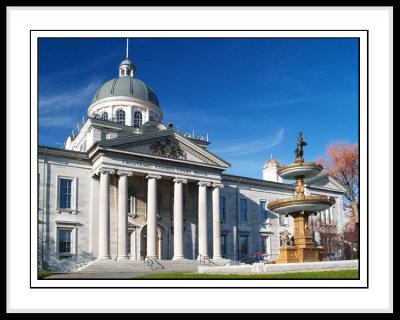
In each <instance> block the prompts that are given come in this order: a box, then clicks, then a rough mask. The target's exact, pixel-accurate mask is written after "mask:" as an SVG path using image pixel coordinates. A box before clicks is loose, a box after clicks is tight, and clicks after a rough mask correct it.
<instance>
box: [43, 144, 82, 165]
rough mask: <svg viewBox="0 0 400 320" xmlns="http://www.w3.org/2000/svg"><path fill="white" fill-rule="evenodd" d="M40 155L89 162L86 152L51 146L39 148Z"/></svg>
mask: <svg viewBox="0 0 400 320" xmlns="http://www.w3.org/2000/svg"><path fill="white" fill-rule="evenodd" d="M38 155H51V156H55V157H65V158H70V159H75V160H81V161H82V160H83V161H89V157H88V154H87V153H86V152H80V151H74V150H65V149H58V148H54V147H49V146H41V145H39V146H38Z"/></svg>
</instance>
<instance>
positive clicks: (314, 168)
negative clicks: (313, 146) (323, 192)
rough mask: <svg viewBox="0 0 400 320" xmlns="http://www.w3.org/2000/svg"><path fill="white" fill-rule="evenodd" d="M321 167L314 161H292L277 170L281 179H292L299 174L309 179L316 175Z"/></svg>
mask: <svg viewBox="0 0 400 320" xmlns="http://www.w3.org/2000/svg"><path fill="white" fill-rule="evenodd" d="M322 169H323V168H322V166H321V165H320V164H318V163H316V162H301V163H292V164H288V165H285V166H281V167H280V168H279V170H278V174H279V175H280V176H281V177H282V178H283V179H287V180H294V179H296V177H299V176H303V177H304V178H305V179H309V178H313V177H315V176H316V175H318V174H319V173H320V172H321V171H322Z"/></svg>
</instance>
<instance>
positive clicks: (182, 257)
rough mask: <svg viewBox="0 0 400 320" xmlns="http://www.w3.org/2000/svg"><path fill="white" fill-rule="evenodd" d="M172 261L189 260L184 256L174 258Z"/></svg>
mask: <svg viewBox="0 0 400 320" xmlns="http://www.w3.org/2000/svg"><path fill="white" fill-rule="evenodd" d="M172 260H187V259H186V258H185V257H184V256H174V257H173V258H172Z"/></svg>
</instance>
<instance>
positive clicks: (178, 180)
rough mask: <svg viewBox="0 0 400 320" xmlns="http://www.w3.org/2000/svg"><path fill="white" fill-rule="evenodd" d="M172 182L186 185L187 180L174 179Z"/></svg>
mask: <svg viewBox="0 0 400 320" xmlns="http://www.w3.org/2000/svg"><path fill="white" fill-rule="evenodd" d="M173 181H174V182H175V183H187V179H183V178H175V179H174V180H173Z"/></svg>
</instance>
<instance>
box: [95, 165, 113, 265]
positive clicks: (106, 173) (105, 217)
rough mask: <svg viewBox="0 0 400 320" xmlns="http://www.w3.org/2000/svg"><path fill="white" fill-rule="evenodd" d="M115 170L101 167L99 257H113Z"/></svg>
mask: <svg viewBox="0 0 400 320" xmlns="http://www.w3.org/2000/svg"><path fill="white" fill-rule="evenodd" d="M114 173H115V170H112V169H104V168H102V169H100V170H99V174H100V196H99V199H100V201H99V256H98V259H111V256H110V174H114Z"/></svg>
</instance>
